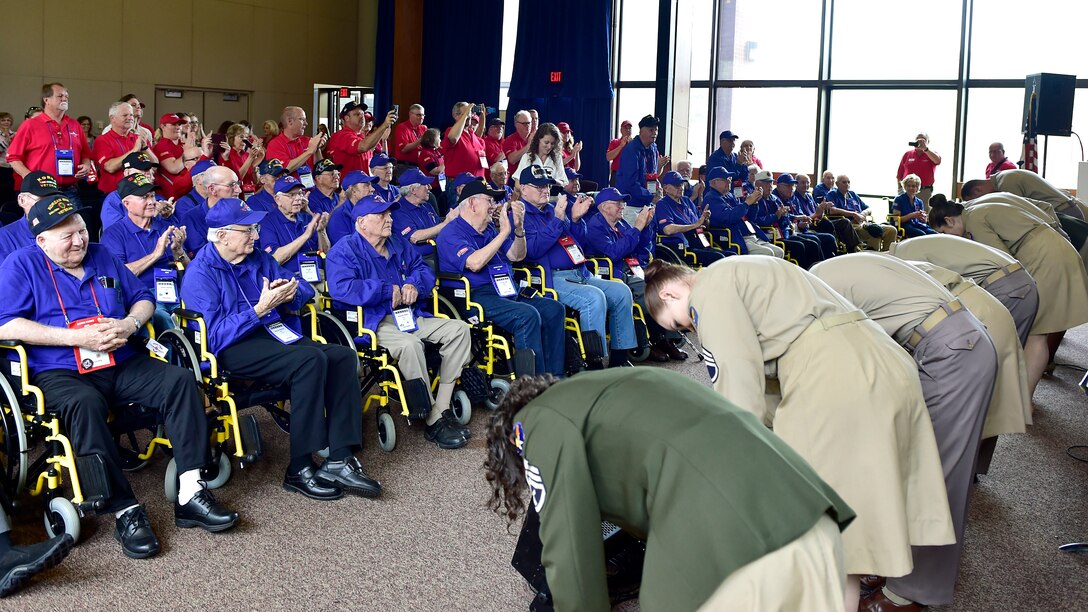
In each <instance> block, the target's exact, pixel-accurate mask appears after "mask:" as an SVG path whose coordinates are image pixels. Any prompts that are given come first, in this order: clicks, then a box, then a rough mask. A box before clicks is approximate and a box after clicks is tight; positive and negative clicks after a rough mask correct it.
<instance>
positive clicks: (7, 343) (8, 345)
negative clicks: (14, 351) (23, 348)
mask: <svg viewBox="0 0 1088 612" xmlns="http://www.w3.org/2000/svg"><path fill="white" fill-rule="evenodd" d="M0 346H2V347H5V348H14V347H16V346H19V343H18V342H16V341H14V340H0Z"/></svg>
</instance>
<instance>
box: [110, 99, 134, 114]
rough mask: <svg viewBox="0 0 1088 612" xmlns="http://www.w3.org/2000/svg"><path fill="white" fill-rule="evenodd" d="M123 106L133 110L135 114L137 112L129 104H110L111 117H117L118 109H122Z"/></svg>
mask: <svg viewBox="0 0 1088 612" xmlns="http://www.w3.org/2000/svg"><path fill="white" fill-rule="evenodd" d="M121 106H127V107H129V108H130V109H132V112H133V113H135V112H136V109H134V108H132V105H131V104H129V103H128V102H114V103H113V104H110V113H109V115H110V117H114V116H116V115H117V113H118V109H120V108H121Z"/></svg>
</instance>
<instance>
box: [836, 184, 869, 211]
mask: <svg viewBox="0 0 1088 612" xmlns="http://www.w3.org/2000/svg"><path fill="white" fill-rule="evenodd" d="M827 201H828V202H831V205H832V206H834V207H835V208H841V209H843V210H848V211H850V212H855V213H860V212H862V211H864V210H866V209H868V208H869V205H868V204H866V203H865V202H862V201H861V198H859V197H858V194H856V193H854V192H853V191H847V192H846V195H845V196H844V195H843V194H842V193H841V192H840V191H839V190H838V189H836V190H834V191H829V192H827Z"/></svg>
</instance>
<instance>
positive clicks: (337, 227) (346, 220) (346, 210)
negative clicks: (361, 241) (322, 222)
mask: <svg viewBox="0 0 1088 612" xmlns="http://www.w3.org/2000/svg"><path fill="white" fill-rule="evenodd" d="M354 208H355V202H352V201H351V200H350V199H347V200H344V203H343V204H341V205H340V206H339V207H338V208H337V209H336V210H334V211H332V214H331V215H329V224H328V225H327V226H326V227H325V233H326V234H327V235H328V236H329V243H330V244H336V243H337V242H340V239H341V238H343V237H344V236H349V235H351V234H354V233H355V222H354V221H352V219H351V211H352V209H354Z"/></svg>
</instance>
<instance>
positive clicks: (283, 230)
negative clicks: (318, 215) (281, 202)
mask: <svg viewBox="0 0 1088 612" xmlns="http://www.w3.org/2000/svg"><path fill="white" fill-rule="evenodd" d="M313 218H314V216H313V215H311V214H310V213H307V212H303V211H299V212H298V214H296V215H295V220H294V221H292V220H290V219H288V218H287V216H286V215H284V214H283V213H282V212H280V210H279V208H277V209H276V210H274V211H272V212H270V213H268V214H267V215H265V216H264V219H263V220H262V221H261V242H260V245H261V249H262V250H264V251H265V252H266V253H274V252H275V251H276V249H278V248H280V247H282V246H286V245H288V244H291V243H292V242H294V241H295V240H298V237H299V236H301V235H302V234H304V233H305V232H306V226H307V225H309V224H310V221H312V220H313ZM317 248H318V243H317V230H314V233H313V234H311V235H310V239H309V240H307V241H306V243H305V244H303V245H302V248H301V249H299V250H298V253H296V254H295V256H294V257H292V258H291V259H288V260H287V261H285V262H283V264H281V265H282V266H283V267H284V268H287V269H288V270H290V271H291V272H296V273H297V272H298V256H299V255H301V254H303V253H307V252H310V251H316V250H317Z"/></svg>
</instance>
